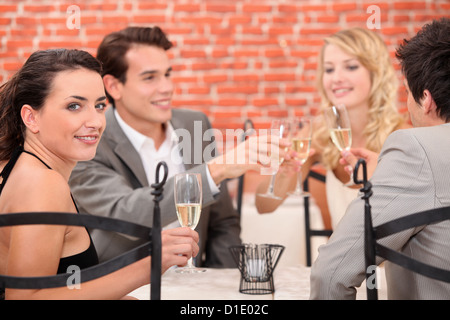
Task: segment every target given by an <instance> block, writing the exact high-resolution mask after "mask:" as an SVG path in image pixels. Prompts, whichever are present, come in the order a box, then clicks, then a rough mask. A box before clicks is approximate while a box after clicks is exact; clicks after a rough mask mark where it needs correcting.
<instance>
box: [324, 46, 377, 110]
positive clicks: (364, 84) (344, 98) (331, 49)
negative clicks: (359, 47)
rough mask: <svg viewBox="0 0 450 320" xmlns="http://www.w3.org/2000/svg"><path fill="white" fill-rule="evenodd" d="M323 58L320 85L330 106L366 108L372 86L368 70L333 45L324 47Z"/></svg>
mask: <svg viewBox="0 0 450 320" xmlns="http://www.w3.org/2000/svg"><path fill="white" fill-rule="evenodd" d="M323 58H324V61H323V66H324V67H323V69H324V73H323V77H322V85H323V88H324V90H325V93H326V95H327V97H328V99H329V100H330V101H331V102H332V104H334V105H337V104H344V105H345V106H346V107H347V108H348V109H351V108H354V107H358V106H362V105H365V106H368V103H369V94H370V90H371V85H372V84H371V78H370V72H369V70H367V69H366V68H365V67H364V66H363V65H362V64H361V63H360V62H359V60H358V59H357V58H356V57H355V56H353V55H350V54H348V53H346V52H345V51H343V50H342V49H341V48H339V47H338V46H336V45H333V44H328V45H327V46H326V47H325V50H324V55H323Z"/></svg>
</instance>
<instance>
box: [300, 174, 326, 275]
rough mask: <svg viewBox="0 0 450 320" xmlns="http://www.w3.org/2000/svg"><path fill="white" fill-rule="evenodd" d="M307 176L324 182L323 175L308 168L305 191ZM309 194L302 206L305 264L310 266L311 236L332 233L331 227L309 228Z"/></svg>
mask: <svg viewBox="0 0 450 320" xmlns="http://www.w3.org/2000/svg"><path fill="white" fill-rule="evenodd" d="M309 178H313V179H316V180H319V181H321V182H323V183H325V176H324V175H323V174H320V173H318V172H315V171H313V170H310V171H309V173H308V175H307V176H306V179H305V180H304V182H303V190H304V191H305V192H308V191H309V182H308V180H309ZM309 200H310V199H309V196H305V197H304V198H303V208H304V214H305V245H306V266H308V267H310V266H311V264H312V261H311V260H312V252H311V238H312V237H317V236H319V237H329V236H331V234H332V233H333V230H331V229H322V230H320V229H311V219H310V211H309V209H310V206H309V205H310V202H309Z"/></svg>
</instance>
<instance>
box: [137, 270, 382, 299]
mask: <svg viewBox="0 0 450 320" xmlns="http://www.w3.org/2000/svg"><path fill="white" fill-rule="evenodd" d="M380 269H381V273H380V275H381V285H380V288H379V291H378V294H379V299H380V300H383V299H386V283H385V279H384V272H383V269H382V268H380ZM309 275H310V268H307V267H305V266H291V267H283V266H277V267H276V268H275V272H274V274H273V279H274V289H275V291H274V293H273V294H263V295H252V294H244V293H240V292H239V282H240V278H241V274H240V272H239V270H238V269H237V268H236V269H207V271H206V272H203V273H198V274H179V273H176V272H175V271H174V270H173V269H171V270H168V271H167V272H166V273H165V274H164V275H163V276H162V281H161V299H162V300H272V299H274V300H307V299H309ZM130 295H131V296H133V297H135V298H138V299H140V300H148V299H150V285H146V286H143V287H140V288H139V289H137V290H135V291H133V292H132V293H131V294H130ZM357 299H363V300H365V299H366V290H365V283H363V284H362V285H361V287H360V288H358V293H357Z"/></svg>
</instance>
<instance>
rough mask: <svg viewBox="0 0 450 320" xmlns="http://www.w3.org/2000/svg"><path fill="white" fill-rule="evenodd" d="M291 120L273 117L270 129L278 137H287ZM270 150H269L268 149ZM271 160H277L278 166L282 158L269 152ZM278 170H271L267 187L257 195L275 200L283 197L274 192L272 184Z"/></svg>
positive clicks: (290, 127)
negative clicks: (264, 191)
mask: <svg viewBox="0 0 450 320" xmlns="http://www.w3.org/2000/svg"><path fill="white" fill-rule="evenodd" d="M292 125H293V122H292V120H290V119H275V120H272V124H271V129H272V131H273V132H276V133H277V135H278V137H279V138H282V139H288V138H289V137H290V134H291V130H292ZM269 152H270V151H269ZM270 156H271V160H272V161H277V167H279V166H280V164H282V163H283V161H284V158H280V156H279V154H278V153H276V154H270ZM277 171H278V170H274V171H273V172H272V177H271V179H270V185H269V189H268V190H267V192H266V193H259V194H258V196H260V197H265V198H272V199H277V200H282V199H283V198H281V197H278V196H276V195H275V193H274V190H273V189H274V184H275V177H276V175H277Z"/></svg>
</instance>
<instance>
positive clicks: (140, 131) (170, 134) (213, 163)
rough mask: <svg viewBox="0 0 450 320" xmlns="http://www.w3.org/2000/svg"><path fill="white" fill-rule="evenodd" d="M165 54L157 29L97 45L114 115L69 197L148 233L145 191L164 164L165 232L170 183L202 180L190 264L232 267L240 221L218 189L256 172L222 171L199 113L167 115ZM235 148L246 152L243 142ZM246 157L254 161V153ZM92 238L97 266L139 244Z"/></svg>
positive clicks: (169, 86) (149, 201)
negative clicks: (182, 175) (179, 176)
mask: <svg viewBox="0 0 450 320" xmlns="http://www.w3.org/2000/svg"><path fill="white" fill-rule="evenodd" d="M171 46H172V43H171V42H170V41H169V40H168V39H167V37H166V35H165V34H164V33H163V32H162V31H161V29H160V28H158V27H153V28H144V27H129V28H126V29H124V30H121V31H118V32H113V33H111V34H109V35H107V36H106V37H105V38H104V39H103V41H102V43H101V44H100V46H99V48H98V52H97V58H98V59H99V60H100V61H101V62H102V64H103V68H104V70H103V81H104V85H105V89H106V93H107V96H108V100H109V101H110V102H111V103H112V105H113V107H112V108H109V109H108V110H107V111H106V120H107V126H106V130H105V132H104V135H103V137H102V139H101V141H100V144H99V146H98V149H97V153H96V156H95V158H94V159H93V160H91V161H87V162H79V165H78V166H77V167H76V168H75V169H74V170H73V174H72V176H71V178H70V185H71V190H72V192H73V195H74V198H75V200H76V202H77V204H78V205H79V208H80V211H81V212H86V213H89V214H93V215H102V216H109V217H113V218H118V219H123V220H128V221H132V222H136V223H140V224H143V225H147V226H151V224H152V221H153V208H154V203H153V199H154V197H153V196H152V195H151V191H152V188H151V187H150V185H151V184H152V183H154V182H155V170H156V166H157V164H158V163H159V161H161V160H163V161H165V162H166V163H167V164H168V167H169V179H168V180H167V182H166V184H165V186H164V198H163V200H162V201H161V202H160V207H161V219H162V225H163V227H164V226H165V227H166V228H170V227H171V226H179V223H178V221H177V216H176V211H175V204H174V199H173V178H171V177H172V176H173V175H174V174H175V173H179V172H185V171H188V172H196V173H201V174H202V179H203V183H202V186H203V208H202V214H201V218H200V222H199V224H198V227H197V228H196V230H197V232H198V233H199V237H200V244H199V246H200V252H199V254H198V256H197V258H196V260H197V261H196V264H197V265H198V266H206V267H235V266H236V264H235V262H234V260H233V257H232V256H231V254H230V252H229V250H228V248H229V247H230V246H233V245H239V244H240V243H241V239H240V218H239V216H238V214H237V212H236V210H235V209H234V207H233V205H232V201H231V199H230V196H229V194H228V190H227V186H226V184H225V183H224V181H225V179H227V178H233V177H238V176H240V175H241V174H243V173H245V172H246V171H247V170H252V169H253V170H259V168H260V167H261V165H260V164H258V163H257V162H251V161H248V162H246V163H244V164H236V165H234V164H230V165H221V164H220V161H222V162H223V158H222V157H223V155H220V156H217V154H214V151H215V145H214V139H212V134H211V131H210V130H209V129H211V124H210V123H209V121H208V119H207V117H206V116H205V115H204V114H203V113H201V112H197V111H191V110H177V109H175V110H172V107H171V99H172V94H173V91H174V88H173V83H172V80H171V78H170V74H171V71H172V67H171V64H170V61H169V57H168V55H167V52H166V51H167V50H168V49H170V48H171ZM205 134H206V135H205ZM177 146H178V147H179V146H181V147H182V148H181V154H180V153H179V152H174V150H177V149H176V147H177ZM238 147H239V148H244V149H245V150H247V151H249V145H248V142H247V143H245V144H241V145H239V146H238ZM250 153H251V154H253V156H257V153H258V151H257V150H256V151H255V150H254V149H252V151H250ZM214 156H217V157H214ZM205 161H206V162H205ZM92 237H93V241H94V243H95V245H96V248H97V251H98V253H99V258H100V260H101V261H105V260H108V259H110V258H112V257H115V256H117V255H118V254H120V253H123V252H126V251H128V250H129V249H131V248H134V247H135V246H137V245H139V244H140V242H138V241H137V240H136V239H132V238H130V237H127V236H126V235H121V234H116V233H108V232H104V231H100V230H93V232H92ZM199 257H200V258H199Z"/></svg>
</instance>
